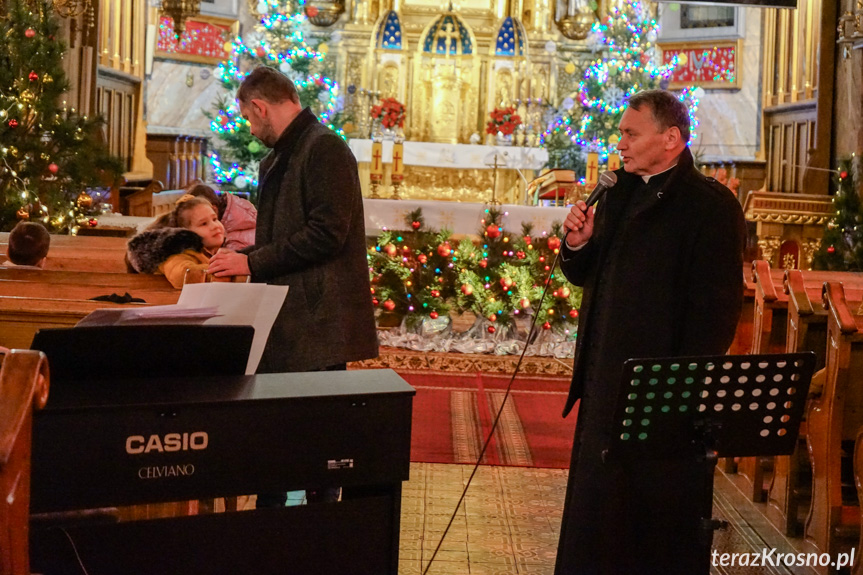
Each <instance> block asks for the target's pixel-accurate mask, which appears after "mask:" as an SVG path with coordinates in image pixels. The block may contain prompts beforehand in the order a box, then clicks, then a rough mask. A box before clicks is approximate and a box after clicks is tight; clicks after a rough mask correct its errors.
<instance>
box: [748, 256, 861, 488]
mask: <svg viewBox="0 0 863 575" xmlns="http://www.w3.org/2000/svg"><path fill="white" fill-rule="evenodd" d="M794 271H796V272H797V273H800V274H803V275H801V276H798V275H794V276H793V278H794V279H795V281H796V278H798V277H799V278H800V279H801V281H802V285H800V286H799V288H798V292H797V293H796V294H794V296H792V294H791V293H790V291H789V290H786V289H784V285H785V275H786V271H785V270H780V269H772V268H771V267H770V264H769V263H768V262H766V261H763V260H755V261H753V262H752V281H753V285H754V288H753V291H754V300H753V312H752V313H753V321H752V347H751V349H750V353H784V352H785V351H786V350H788V351H791V350H792V349H794V350H795V351H816V350H815V349H809V347H806V348H797V347H796V346H794V347H793V348H790V347H788V346H789V342H788V337H789V335H788V325H789V323H788V322H789V308H790V307H793V304H792V305H791V306H790V305H789V302H790V301H791V300H792V299H793V297H797V298H798V301H799V302H800V305H803V304H802V301H803V299H804V298H805V299H810V300H814V301H820V299H821V289H822V285H823V284H824V282H825V281H842V282H844V283H845V284H846V285H847V286H850V287H852V288H853V289H855V290H856V289H858V288H863V274H858V273H852V272H825V271H810V270H807V271H805V272H800V270H794ZM801 290H802V291H801ZM855 293H856V292H855ZM810 307H811V306H810ZM825 317H826V316H825ZM821 347H822V348H823V345H821ZM823 365H824V364H823V354H822V362H821V364H820V367H823ZM817 369H820V368H817ZM773 463H774V458H772V457H771V458H742V459H740V460H739V461H738V472H739V473H740V474H741V475H742V476H743V477H745V479H746V483H747V487H748V489H747V492H748V495H749V497H750V498H751V499H752V501H758V502H760V501H764V500H765V495H767V492H768V490H766V489H765V488H764V479H765V470H766V469H767V468H769V467H770V466H771V465H772V464H773ZM784 464H785V461H784V460H783V461H782V463H781V465H784ZM782 473H784V470H781V469H780V474H782Z"/></svg>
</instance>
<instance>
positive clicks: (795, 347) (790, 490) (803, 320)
mask: <svg viewBox="0 0 863 575" xmlns="http://www.w3.org/2000/svg"><path fill="white" fill-rule="evenodd" d="M824 279H834V280H841V281H842V283H843V285H844V286H845V297H846V301H847V302H848V304H849V307H850V309H856V308H857V307H858V306H859V305H860V303H861V301H863V274H851V273H846V272H819V271H801V270H786V271H785V277H784V280H783V291H784V292H785V293H786V294H787V295H788V311H787V327H786V333H787V338H786V351H787V352H788V353H793V352H799V351H812V352H815V370H816V373H815V376H814V377H813V381H812V385H811V386H810V396H812V395H813V394H817V393H820V390H821V388H822V387H823V378H824V372H823V371H822V370H823V368H824V367H825V364H826V351H827V350H826V348H827V311H826V310H825V309H824V305H823V302H822V291H823V281H824ZM806 434H807V429H806V422H805V421H804V422H803V424H802V425H801V428H800V435H799V445H798V450H796V451H795V453H793V454H791V455H789V456H779V457H776V458H775V460H774V467H773V477H772V480H771V484H770V488H769V490H768V494H767V504H768V505H767V510H766V515H767V518H768V519H769V520H770V521H771V522H772V523H773V524H774V525H775V526H776V527H777V528H779V529H780V530H782V531H783V532H784V533H785V534H786V535H791V536H794V535H799V534H800V532H801V530H802V528H803V524H802V522H800V521H799V519H798V515H799V508H800V505H801V503H802V502H801V486H800V485H799V477H800V473H801V472H806V470H809V471H810V472H811V469H810V466H809V459H808V456H807V454H806V449H805V441H806Z"/></svg>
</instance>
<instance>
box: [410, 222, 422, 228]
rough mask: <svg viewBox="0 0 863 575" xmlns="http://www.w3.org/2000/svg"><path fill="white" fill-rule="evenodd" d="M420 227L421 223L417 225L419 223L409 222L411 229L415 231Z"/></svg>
mask: <svg viewBox="0 0 863 575" xmlns="http://www.w3.org/2000/svg"><path fill="white" fill-rule="evenodd" d="M421 225H422V224H421V223H419V222H411V227H412V228H413V229H415V230H418V229H420V226H421Z"/></svg>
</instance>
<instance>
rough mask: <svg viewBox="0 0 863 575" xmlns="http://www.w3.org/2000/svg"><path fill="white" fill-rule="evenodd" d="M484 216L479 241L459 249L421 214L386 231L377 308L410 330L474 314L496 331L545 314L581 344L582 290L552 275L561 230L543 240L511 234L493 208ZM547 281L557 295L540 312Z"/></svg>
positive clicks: (377, 274) (376, 262)
mask: <svg viewBox="0 0 863 575" xmlns="http://www.w3.org/2000/svg"><path fill="white" fill-rule="evenodd" d="M483 216H484V217H483V219H482V226H481V229H480V230H479V234H478V238H479V240H478V241H473V240H471V239H469V238H463V239H462V240H461V241H459V243H458V244H457V245H455V246H454V243H455V240H454V239H453V237H452V234H451V232H450V231H449V230H441V231H439V232H435V231H432V230H429V229H427V228H426V225H425V221H424V219H423V217H422V211H421V210H419V209H417V210H415V211H413V212H411V213H410V214H408V215H407V216H406V218H405V229H404V230H400V231H392V230H384V231H383V232H381V234H380V235H379V236H378V237H377V238H376V239H375V240H374V241H373V244H372V245H371V246H370V248H369V273H370V279H371V282H372V302H373V303H374V305H375V306H376V307H377V308H379V309H380V310H381V313H383V312H387V313H395V314H398V315H400V316H404V317H405V318H406V320H407V324H408V325H409V326H412V325H417V324H418V323H420V322H421V321H422V320H423V319H424V318H431V319H435V318H437V317H438V316H440V315H442V314H445V313H449V312H455V313H464V312H472V313H474V314H475V315H477V316H478V317H484V318H486V319H488V320H489V321H490V322H491V325H490V326H489V328H488V329H489V330H490V331H493V330H494V329H496V328H495V327H494V326H495V324H497V325H500V326H509V325H510V324H512V323H513V321H514V320H515V319H516V318H517V317H519V316H520V315H530V314H537V316H538V317H537V322H538V324H539V325H540V326H541V327H543V328H545V329H554V330H556V331H560V332H562V333H565V334H567V335H569V336H572V337H574V335H575V328H576V325H577V318H578V308H579V306H580V305H581V289H580V288H577V287H575V286H572V285H570V284H569V283H567V281H566V280H565V278H564V277H563V274H562V273H561V272H560V269H559V268H556V269H555V270H554V273H550V272H551V268H550V266H551V264H552V262H553V261H554V258H555V255H556V252H557V250H559V248H560V245H561V240H560V236H561V235H562V229H561V225H560V224H559V223H555V224H554V225H553V226H552V229H551V233H550V234H549V233H547V232H543V233H542V234H540V235H534V233H533V229H532V228H531V226H530V225H523V227H522V230H521V234H520V235H516V234H513V233H511V232H509V231H508V230H506V229H505V227H504V225H503V223H502V219H503V214H502V213H501V212H499V211H498V210H496V209H494V208H488V209H486V210H485V213H484V214H483ZM546 278H548V279H546ZM545 281H548V282H549V283H550V285H549V294H548V295H547V296H546V299H545V301H544V302H543V304H542V307H541V308H540V307H539V301H540V297H541V296H542V291H543V287H544V283H543V282H545Z"/></svg>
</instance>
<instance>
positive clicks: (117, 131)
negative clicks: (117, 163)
mask: <svg viewBox="0 0 863 575" xmlns="http://www.w3.org/2000/svg"><path fill="white" fill-rule="evenodd" d="M139 86H140V83H139V81H138V80H137V79H136V78H134V77H131V76H128V77H123V76H120V75H114V74H112V73H111V72H110V71H109V70H106V69H104V68H101V69H100V70H99V74H98V79H97V87H96V108H97V112H98V113H99V114H101V115H102V116H103V117H104V118H105V122H106V125H105V129H106V131H107V133H106V140H107V142H108V149H109V150H110V152H111V153H112V154H114V155H115V156H119V157H120V158H122V159H123V162H124V164H125V167H126V169H127V170H129V169H130V167H131V161H132V154H133V152H134V146H135V135H134V126H135V123H136V121H137V118H136V112H137V110H138V105H137V102H138V100H137V99H138V94H139Z"/></svg>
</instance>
